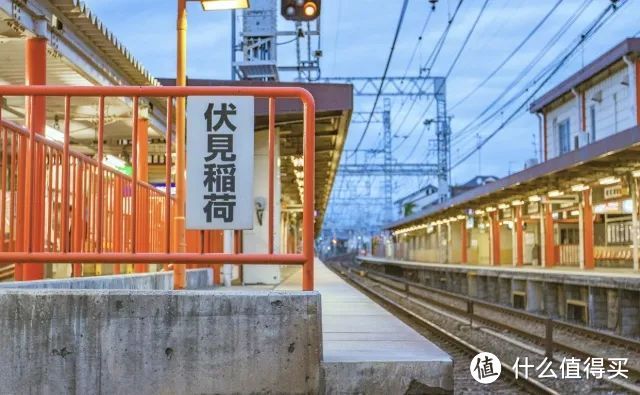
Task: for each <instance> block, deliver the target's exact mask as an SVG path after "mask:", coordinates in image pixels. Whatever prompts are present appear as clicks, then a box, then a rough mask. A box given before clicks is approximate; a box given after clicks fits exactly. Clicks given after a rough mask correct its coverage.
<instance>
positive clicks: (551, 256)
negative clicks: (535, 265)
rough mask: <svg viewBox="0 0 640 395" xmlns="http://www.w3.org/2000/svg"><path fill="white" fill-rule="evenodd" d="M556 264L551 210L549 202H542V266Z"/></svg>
mask: <svg viewBox="0 0 640 395" xmlns="http://www.w3.org/2000/svg"><path fill="white" fill-rule="evenodd" d="M555 264H556V254H555V242H554V240H553V212H552V208H551V203H545V204H544V267H548V268H550V267H553V266H555Z"/></svg>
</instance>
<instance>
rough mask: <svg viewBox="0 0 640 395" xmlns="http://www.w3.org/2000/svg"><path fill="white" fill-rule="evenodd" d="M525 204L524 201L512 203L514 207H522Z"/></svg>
mask: <svg viewBox="0 0 640 395" xmlns="http://www.w3.org/2000/svg"><path fill="white" fill-rule="evenodd" d="M523 204H524V201H522V200H514V201H513V202H511V205H512V206H522V205H523Z"/></svg>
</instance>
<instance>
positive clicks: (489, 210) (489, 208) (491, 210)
mask: <svg viewBox="0 0 640 395" xmlns="http://www.w3.org/2000/svg"><path fill="white" fill-rule="evenodd" d="M485 210H486V211H487V212H488V213H492V212H494V211H496V208H495V207H487V208H485Z"/></svg>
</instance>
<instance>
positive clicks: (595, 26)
mask: <svg viewBox="0 0 640 395" xmlns="http://www.w3.org/2000/svg"><path fill="white" fill-rule="evenodd" d="M626 2H627V1H626V0H622V3H620V4H618V5H617V6H616V4H615V3H611V4H609V5H608V6H607V7H606V8H605V9H604V11H603V12H602V13H601V14H600V15H599V16H598V17H597V18H596V20H595V21H594V22H593V23H592V24H591V25H590V27H589V28H588V29H587V30H586V31H585V32H584V33H582V34H581V36H580V38H579V40H578V42H577V43H576V44H575V45H574V46H573V48H572V49H571V50H570V51H569V52H568V53H567V54H566V55H564V56H563V57H562V59H561V61H560V62H559V63H558V64H557V65H556V66H555V67H554V68H553V70H552V71H551V72H550V73H548V75H547V76H546V77H545V78H544V80H543V81H542V82H541V83H540V84H539V85H538V87H537V88H536V89H534V90H533V92H532V93H531V94H530V95H529V96H528V97H527V98H526V99H525V100H524V101H523V102H522V103H521V104H520V105H519V106H518V107H517V108H516V109H515V110H514V111H513V112H512V113H511V114H510V115H509V117H507V119H506V120H504V121H503V122H502V123H501V124H500V126H498V128H496V129H495V130H494V131H493V132H491V133H490V134H489V135H488V136H486V137H485V138H484V139H483V140H482V141H481V142H480V143H479V144H478V145H477V147H476V148H474V149H473V150H471V152H469V153H467V154H466V155H464V156H463V157H462V158H461V159H460V160H458V161H457V162H456V163H455V164H453V165H452V166H451V167H450V170H453V169H455V168H456V167H458V166H459V165H460V164H462V163H463V162H464V161H466V160H467V159H469V158H470V157H471V156H472V155H473V154H474V153H475V152H476V151H478V150H479V149H481V148H482V147H483V146H484V145H486V144H487V143H488V142H489V140H491V139H492V138H493V137H494V136H495V135H496V134H498V133H499V132H500V131H501V130H502V129H504V127H505V126H506V125H507V124H508V123H509V122H510V121H511V120H512V119H513V118H514V117H515V116H516V115H518V113H519V112H520V111H521V110H522V109H524V108H525V106H526V105H527V104H528V103H529V102H530V101H531V100H532V99H533V98H534V97H535V96H536V95H537V94H538V92H539V91H540V90H541V89H542V88H543V87H544V86H545V85H546V83H547V82H549V80H550V79H551V78H552V77H553V76H554V75H555V74H556V73H557V72H558V71H559V70H560V69H561V68H562V66H563V65H564V64H565V63H566V61H567V60H568V59H569V58H570V57H571V56H572V55H574V54H575V53H576V51H577V50H578V48H580V45H582V44H583V43H584V42H585V41H586V40H587V39H589V38H590V37H592V36H593V35H595V33H597V31H598V30H600V28H601V27H602V26H604V24H605V23H606V21H607V20H608V18H609V17H611V15H613V14H614V13H615V12H616V11H617V10H619V9H620V8H621V7H622V6H623V5H624V4H626ZM610 11H613V12H612V13H609V12H610ZM605 17H606V19H605Z"/></svg>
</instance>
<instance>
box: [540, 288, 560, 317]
mask: <svg viewBox="0 0 640 395" xmlns="http://www.w3.org/2000/svg"><path fill="white" fill-rule="evenodd" d="M559 287H560V285H558V284H554V283H548V282H545V283H543V284H542V289H543V297H542V304H543V309H544V313H545V314H546V315H547V316H549V317H551V318H557V317H559V314H560V307H561V305H562V302H560V300H559V299H558V295H559V293H560V291H559Z"/></svg>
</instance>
